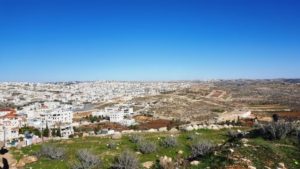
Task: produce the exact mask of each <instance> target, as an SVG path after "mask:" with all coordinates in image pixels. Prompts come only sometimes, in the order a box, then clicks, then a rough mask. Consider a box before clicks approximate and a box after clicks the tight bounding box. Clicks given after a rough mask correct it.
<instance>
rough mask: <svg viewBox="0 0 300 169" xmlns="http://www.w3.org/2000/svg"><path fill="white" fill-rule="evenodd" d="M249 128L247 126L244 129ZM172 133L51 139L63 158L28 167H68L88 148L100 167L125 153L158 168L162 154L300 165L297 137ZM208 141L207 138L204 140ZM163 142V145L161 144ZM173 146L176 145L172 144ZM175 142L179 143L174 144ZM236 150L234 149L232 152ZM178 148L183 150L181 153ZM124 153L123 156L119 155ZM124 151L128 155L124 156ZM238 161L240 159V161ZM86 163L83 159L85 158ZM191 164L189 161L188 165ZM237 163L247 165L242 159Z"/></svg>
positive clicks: (216, 163) (222, 162)
mask: <svg viewBox="0 0 300 169" xmlns="http://www.w3.org/2000/svg"><path fill="white" fill-rule="evenodd" d="M245 130H247V129H245ZM169 136H170V134H169V133H140V134H135V135H131V136H130V135H127V136H126V135H124V136H123V137H122V138H121V139H120V140H114V141H113V142H112V140H111V139H110V138H108V137H107V138H96V137H86V138H74V139H70V140H61V141H51V142H49V143H47V145H53V146H54V147H56V148H58V149H59V150H64V152H65V155H64V158H60V159H57V160H55V159H51V158H49V157H45V156H41V157H40V158H39V161H38V162H36V163H33V164H28V165H26V168H28V167H32V168H37V169H38V168H43V169H56V168H57V169H67V168H71V167H72V166H74V163H75V164H79V163H80V158H79V157H78V151H79V150H85V151H86V154H88V156H89V157H91V159H92V160H93V161H94V162H95V163H96V162H98V161H97V160H96V158H94V157H95V156H96V157H97V159H98V160H99V163H100V162H101V168H104V169H108V168H111V167H112V166H114V168H122V166H120V165H121V164H124V159H123V158H124V156H125V157H129V155H130V162H131V164H134V165H135V164H136V163H138V164H142V163H144V162H147V161H153V162H154V163H155V166H154V167H156V168H158V166H159V162H158V160H159V158H160V157H163V156H167V157H171V158H172V160H173V161H174V162H177V160H178V157H179V156H180V157H181V158H182V159H197V160H200V161H201V162H200V164H199V165H198V166H194V167H191V166H190V167H189V168H192V169H196V168H206V167H208V166H209V167H210V168H223V167H225V166H230V165H233V161H235V162H236V160H233V156H234V157H239V159H243V158H244V159H249V160H251V162H252V165H253V166H256V167H257V168H264V166H266V165H267V166H269V167H271V168H276V167H277V166H278V163H279V162H283V163H284V164H285V165H286V167H287V168H289V169H297V168H300V165H299V163H300V151H299V150H300V146H299V143H298V140H297V137H296V136H295V137H288V138H284V139H282V140H266V139H263V138H261V137H256V138H247V139H248V142H247V145H246V146H242V145H239V146H232V147H226V146H222V145H224V143H225V142H226V141H227V140H230V136H229V135H228V130H225V129H224V130H206V129H202V130H197V131H191V132H182V133H179V134H174V138H176V144H173V141H174V140H173V139H171V138H170V137H169ZM141 140H144V141H145V140H146V141H145V142H146V143H147V144H148V143H151V144H154V145H156V151H155V153H152V152H150V153H145V154H137V153H135V152H136V151H137V148H138V144H139V142H141ZM166 140H167V145H171V146H162V145H161V142H163V141H166ZM205 140H207V141H205ZM158 145H160V146H158ZM173 145H174V146H173ZM175 145H176V146H175ZM229 148H230V149H233V150H234V152H230V151H229ZM40 151H41V145H33V146H31V147H25V148H22V149H21V150H13V154H14V156H15V157H16V159H20V158H22V157H23V156H24V155H36V154H37V153H38V152H40ZM179 151H182V153H180V154H179ZM120 154H121V155H120ZM124 154H125V155H124ZM238 162H239V161H238ZM83 163H84V161H83ZM188 165H189V164H188ZM238 165H240V166H243V165H245V164H244V163H243V161H240V163H238ZM246 168H247V167H246Z"/></svg>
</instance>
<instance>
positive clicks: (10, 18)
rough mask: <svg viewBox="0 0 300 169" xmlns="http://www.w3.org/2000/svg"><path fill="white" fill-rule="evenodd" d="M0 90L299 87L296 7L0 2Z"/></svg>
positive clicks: (292, 0)
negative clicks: (109, 83) (256, 83)
mask: <svg viewBox="0 0 300 169" xmlns="http://www.w3.org/2000/svg"><path fill="white" fill-rule="evenodd" d="M0 63H1V67H0V81H68V80H180V79H185V80H193V79H214V78H223V79H228V78H300V1H299V0H281V1H276V0H181V1H178V0H95V1H91V0H82V1H76V0H0Z"/></svg>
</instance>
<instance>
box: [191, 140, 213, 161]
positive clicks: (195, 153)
mask: <svg viewBox="0 0 300 169" xmlns="http://www.w3.org/2000/svg"><path fill="white" fill-rule="evenodd" d="M190 148H191V158H192V159H199V158H201V157H204V156H206V155H209V154H211V153H212V152H213V151H214V149H215V145H213V144H212V143H211V142H209V141H204V140H202V141H197V142H194V143H193V144H192V145H191V147H190Z"/></svg>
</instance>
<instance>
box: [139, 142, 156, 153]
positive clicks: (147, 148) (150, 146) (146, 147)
mask: <svg viewBox="0 0 300 169" xmlns="http://www.w3.org/2000/svg"><path fill="white" fill-rule="evenodd" d="M137 148H138V150H139V151H140V152H141V153H143V154H150V153H153V152H155V151H156V148H157V147H156V144H155V143H152V142H149V141H143V142H140V143H138V146H137Z"/></svg>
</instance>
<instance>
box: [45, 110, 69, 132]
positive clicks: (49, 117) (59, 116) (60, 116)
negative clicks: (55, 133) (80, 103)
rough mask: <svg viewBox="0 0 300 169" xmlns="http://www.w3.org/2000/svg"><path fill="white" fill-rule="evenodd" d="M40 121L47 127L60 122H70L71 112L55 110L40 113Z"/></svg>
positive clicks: (57, 124)
mask: <svg viewBox="0 0 300 169" xmlns="http://www.w3.org/2000/svg"><path fill="white" fill-rule="evenodd" d="M40 117H41V122H42V124H44V125H46V124H47V125H48V127H49V128H52V127H55V126H59V125H60V124H65V123H72V122H73V112H72V111H64V110H55V111H51V112H45V113H41V114H40Z"/></svg>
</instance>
